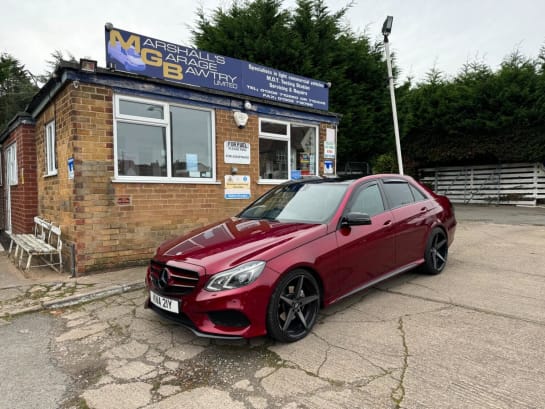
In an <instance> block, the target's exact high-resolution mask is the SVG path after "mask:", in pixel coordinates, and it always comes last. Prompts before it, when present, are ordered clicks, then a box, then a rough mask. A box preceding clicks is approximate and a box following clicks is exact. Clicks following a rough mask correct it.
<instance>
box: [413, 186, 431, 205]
mask: <svg viewBox="0 0 545 409" xmlns="http://www.w3.org/2000/svg"><path fill="white" fill-rule="evenodd" d="M409 186H410V187H411V192H413V196H414V200H415V201H417V202H420V201H421V200H426V199H427V197H426V195H425V194H424V193H422V192H421V191H420V190H418V189H417V188H416V187H414V186H413V185H411V184H409Z"/></svg>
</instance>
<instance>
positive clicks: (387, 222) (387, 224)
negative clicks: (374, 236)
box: [384, 220, 392, 226]
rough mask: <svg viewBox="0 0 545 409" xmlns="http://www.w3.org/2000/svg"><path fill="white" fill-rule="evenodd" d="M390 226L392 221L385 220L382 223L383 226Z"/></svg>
mask: <svg viewBox="0 0 545 409" xmlns="http://www.w3.org/2000/svg"><path fill="white" fill-rule="evenodd" d="M390 224H392V221H391V220H386V221H385V222H384V226H389V225H390Z"/></svg>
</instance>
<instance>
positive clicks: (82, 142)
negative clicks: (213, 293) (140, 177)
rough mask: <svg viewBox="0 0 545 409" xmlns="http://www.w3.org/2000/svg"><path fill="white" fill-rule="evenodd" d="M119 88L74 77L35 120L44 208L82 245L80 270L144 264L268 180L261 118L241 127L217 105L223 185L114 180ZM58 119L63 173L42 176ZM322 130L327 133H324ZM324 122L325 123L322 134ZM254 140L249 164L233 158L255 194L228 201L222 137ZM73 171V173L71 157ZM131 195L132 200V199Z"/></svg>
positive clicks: (234, 208) (238, 205) (236, 206)
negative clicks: (46, 143) (49, 128)
mask: <svg viewBox="0 0 545 409" xmlns="http://www.w3.org/2000/svg"><path fill="white" fill-rule="evenodd" d="M112 100H113V94H112V90H111V89H109V88H105V87H101V86H95V85H85V84H80V85H79V87H78V88H75V87H74V86H73V85H72V84H68V85H67V86H66V87H65V89H63V90H62V92H61V93H60V94H59V95H58V96H57V97H56V99H55V102H54V104H50V105H49V106H48V107H47V108H46V110H45V111H44V112H43V113H42V114H41V115H40V117H39V118H38V120H37V130H38V132H37V135H36V146H37V157H38V163H39V164H40V166H39V177H38V187H39V192H40V193H39V208H40V212H41V213H42V214H44V215H45V216H46V217H49V218H50V219H52V220H54V221H55V220H56V221H58V222H59V223H60V224H61V228H62V232H63V236H64V238H65V240H67V241H68V242H73V243H75V244H76V269H77V273H78V274H82V273H86V272H89V271H93V270H98V269H110V268H114V267H121V266H124V265H131V264H135V263H141V262H145V261H147V260H148V259H149V258H151V257H152V256H153V254H154V252H155V249H156V248H157V246H158V245H159V244H160V243H161V242H162V241H164V240H166V239H168V238H171V237H174V236H177V235H179V234H182V233H184V232H187V231H189V230H190V229H193V228H196V227H199V226H202V225H205V224H208V223H211V222H213V221H217V220H220V219H223V218H225V217H228V216H231V215H233V214H235V213H237V212H238V211H240V210H241V209H243V208H244V207H245V206H247V205H248V204H249V203H250V202H251V201H253V200H254V199H256V198H257V197H258V196H259V195H260V194H262V193H263V192H265V191H267V190H269V189H270V188H271V186H270V185H258V184H257V182H258V179H259V165H258V159H259V146H258V117H257V115H250V118H249V120H248V124H247V126H246V127H245V128H244V129H239V128H238V127H237V126H236V124H235V122H234V120H233V112H232V111H231V110H223V109H216V110H215V128H216V172H217V173H216V180H217V181H218V183H217V184H196V183H195V184H194V183H191V184H186V183H184V184H178V183H120V182H113V181H112V179H113V177H114V163H113V158H114V146H113V112H112V109H113V104H112ZM52 119H55V120H56V128H57V130H56V136H57V158H58V172H59V174H58V176H53V177H45V178H44V177H41V176H43V173H44V169H45V165H43V166H42V165H41V164H44V163H45V162H44V160H45V159H44V149H43V139H44V129H43V128H44V126H45V124H46V123H47V122H48V121H50V120H52ZM322 133H323V135H322ZM324 137H325V128H324V127H320V139H321V140H322V139H323V138H324ZM227 140H231V141H240V142H249V143H250V145H251V162H252V163H251V164H250V165H238V164H237V165H235V166H236V167H237V168H238V174H239V175H249V176H250V177H251V182H252V186H251V189H252V192H251V193H252V198H251V199H250V200H226V199H225V198H224V193H225V192H224V177H225V175H229V174H231V167H232V165H231V164H225V163H224V152H223V147H224V141H227ZM69 157H73V158H74V163H75V166H74V168H75V177H74V179H73V180H69V179H68V173H67V169H66V168H67V165H66V163H67V160H68V158H69ZM127 202H128V203H127Z"/></svg>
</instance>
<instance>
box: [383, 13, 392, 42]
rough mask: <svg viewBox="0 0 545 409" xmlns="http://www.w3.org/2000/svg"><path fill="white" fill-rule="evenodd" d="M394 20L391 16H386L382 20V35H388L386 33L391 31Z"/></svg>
mask: <svg viewBox="0 0 545 409" xmlns="http://www.w3.org/2000/svg"><path fill="white" fill-rule="evenodd" d="M393 22H394V18H393V17H392V16H388V17H386V20H384V24H383V25H382V35H384V37H388V35H389V34H390V33H391V32H392V24H393Z"/></svg>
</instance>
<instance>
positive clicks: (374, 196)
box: [350, 184, 384, 216]
mask: <svg viewBox="0 0 545 409" xmlns="http://www.w3.org/2000/svg"><path fill="white" fill-rule="evenodd" d="M350 211H351V212H359V213H367V214H368V215H369V216H374V215H376V214H379V213H382V212H383V211H384V203H383V201H382V196H381V194H380V189H379V188H378V185H376V184H374V185H371V186H366V187H364V188H363V189H362V190H360V191H359V192H358V193H356V197H355V198H354V202H352V205H351V206H350Z"/></svg>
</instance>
